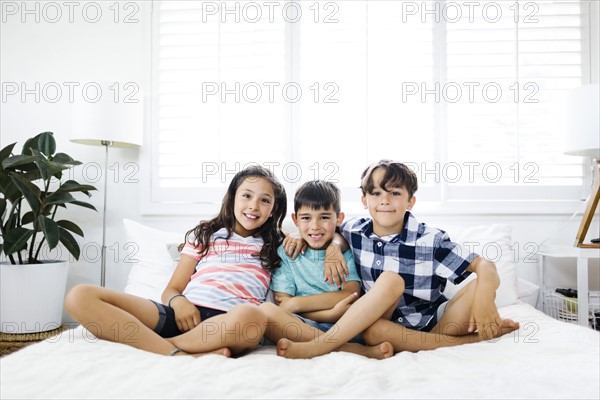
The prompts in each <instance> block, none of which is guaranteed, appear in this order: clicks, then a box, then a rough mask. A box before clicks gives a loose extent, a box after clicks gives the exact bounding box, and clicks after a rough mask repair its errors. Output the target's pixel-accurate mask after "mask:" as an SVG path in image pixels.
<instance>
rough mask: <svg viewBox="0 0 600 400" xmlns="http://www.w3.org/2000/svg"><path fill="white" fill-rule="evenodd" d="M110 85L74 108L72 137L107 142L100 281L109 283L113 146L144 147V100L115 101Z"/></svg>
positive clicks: (90, 142) (95, 143)
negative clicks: (94, 98)
mask: <svg viewBox="0 0 600 400" xmlns="http://www.w3.org/2000/svg"><path fill="white" fill-rule="evenodd" d="M113 95H114V93H113V92H112V91H111V90H110V88H109V87H108V86H104V87H103V88H102V93H101V95H99V96H100V99H99V100H98V101H96V102H86V101H81V102H75V103H73V108H72V129H71V141H72V142H75V143H81V144H87V145H92V146H104V148H105V150H104V203H103V207H102V249H101V269H100V285H101V286H102V287H104V286H105V284H106V203H107V193H108V149H109V147H140V146H141V145H142V142H143V118H144V116H143V114H144V113H143V103H142V100H138V102H137V103H133V102H129V103H128V102H124V101H122V102H115V101H114V96H113Z"/></svg>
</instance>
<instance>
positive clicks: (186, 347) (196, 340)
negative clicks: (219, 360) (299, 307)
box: [168, 304, 267, 355]
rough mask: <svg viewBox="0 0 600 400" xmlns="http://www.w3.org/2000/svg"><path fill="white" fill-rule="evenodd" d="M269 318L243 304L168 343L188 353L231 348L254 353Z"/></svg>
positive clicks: (237, 351) (173, 338)
mask: <svg viewBox="0 0 600 400" xmlns="http://www.w3.org/2000/svg"><path fill="white" fill-rule="evenodd" d="M266 324H267V318H266V316H265V314H264V313H263V312H262V311H261V310H260V309H259V308H258V307H256V306H253V305H250V304H244V305H239V306H235V307H233V308H232V309H231V310H229V311H228V312H227V313H225V314H221V315H217V316H215V317H212V318H210V319H209V320H207V321H203V322H201V323H200V325H198V326H196V327H195V328H194V329H192V330H190V331H188V332H186V333H183V334H181V335H179V336H175V337H172V338H169V339H168V341H169V342H170V343H172V344H173V345H175V346H177V347H178V348H180V349H181V350H183V351H185V352H188V353H207V352H212V351H214V350H217V349H221V348H228V349H230V350H231V354H233V355H239V354H242V353H244V352H246V351H250V350H253V349H254V348H255V347H256V346H257V345H258V343H260V340H261V339H262V336H263V334H264V331H265V326H266Z"/></svg>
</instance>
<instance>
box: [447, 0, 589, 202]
mask: <svg viewBox="0 0 600 400" xmlns="http://www.w3.org/2000/svg"><path fill="white" fill-rule="evenodd" d="M490 3H494V4H495V5H496V6H497V7H499V9H500V10H501V11H502V12H501V14H502V17H501V18H499V19H498V20H497V21H496V19H497V18H496V16H495V13H491V14H490V17H487V18H486V17H485V16H482V14H479V15H477V14H475V15H476V17H475V19H474V21H469V19H468V18H467V17H466V16H463V18H462V19H460V21H457V22H455V23H447V24H446V27H447V30H446V32H447V40H446V42H447V70H446V82H447V85H448V86H451V85H455V84H458V86H459V87H462V89H463V98H462V99H461V101H458V102H448V103H447V107H446V113H447V143H448V145H447V160H448V161H449V162H455V163H457V164H459V165H464V163H470V165H471V166H472V171H471V173H467V172H469V171H468V170H467V169H464V170H463V175H462V179H453V181H455V182H453V183H450V184H449V192H448V195H449V197H450V198H453V197H455V198H467V197H471V198H472V197H473V193H474V191H473V188H472V185H481V186H483V187H486V191H485V192H482V193H484V194H485V196H487V197H489V196H490V194H493V198H506V199H526V198H530V199H532V198H537V199H540V198H544V197H545V196H546V195H548V194H549V193H552V197H553V198H555V199H556V198H573V197H574V196H576V194H577V193H578V192H579V191H580V187H581V185H582V179H581V174H582V168H581V160H579V159H577V158H576V157H571V156H565V155H562V135H563V132H562V126H561V117H562V115H561V114H562V110H563V104H562V103H563V99H564V98H565V96H566V94H567V91H568V90H569V89H572V88H574V87H577V86H580V85H581V84H582V83H583V81H584V76H583V68H582V66H583V63H582V61H583V57H582V48H583V46H582V34H581V32H582V5H581V4H580V3H579V2H575V1H552V2H550V1H547V2H522V3H514V2H490ZM481 4H482V7H485V4H486V3H485V2H482V3H481ZM517 10H518V13H517ZM492 21H494V22H492ZM465 82H470V84H471V85H475V84H477V85H479V86H477V87H476V89H475V90H474V99H473V101H469V99H468V98H467V96H465V93H464V92H465V91H466V90H467V87H466V86H465V84H464V83H465ZM486 85H487V89H489V90H488V91H487V93H486V92H485V91H484V90H483V88H486ZM474 87H475V86H474ZM486 96H487V98H486ZM565 186H566V188H565ZM507 187H508V188H509V189H510V190H507ZM553 187H554V189H555V190H552V189H553ZM569 187H570V188H569ZM559 188H560V189H559ZM557 189H558V190H557Z"/></svg>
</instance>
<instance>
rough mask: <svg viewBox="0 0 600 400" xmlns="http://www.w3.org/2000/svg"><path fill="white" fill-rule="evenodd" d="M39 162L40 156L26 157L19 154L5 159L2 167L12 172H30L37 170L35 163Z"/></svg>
mask: <svg viewBox="0 0 600 400" xmlns="http://www.w3.org/2000/svg"><path fill="white" fill-rule="evenodd" d="M39 160H40V157H39V156H24V155H22V154H18V155H16V156H10V157H8V158H6V159H4V160H3V161H2V167H3V168H4V169H10V170H18V171H29V170H32V169H35V168H36V167H35V164H34V162H35V161H39ZM17 167H20V168H17Z"/></svg>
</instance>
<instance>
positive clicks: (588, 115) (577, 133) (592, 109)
mask: <svg viewBox="0 0 600 400" xmlns="http://www.w3.org/2000/svg"><path fill="white" fill-rule="evenodd" d="M599 99H600V86H599V85H598V84H591V85H584V86H581V87H578V88H576V89H573V90H572V91H571V92H570V93H569V96H568V99H567V126H566V127H567V132H568V135H567V137H566V141H565V151H564V153H565V154H568V155H574V156H582V157H589V158H591V159H592V166H593V172H592V189H591V192H590V195H589V197H588V199H587V204H586V207H585V211H584V212H583V217H582V219H581V224H580V225H579V230H578V231H577V236H576V238H575V246H576V247H582V248H600V240H599V239H597V238H594V239H592V242H591V243H584V241H585V237H586V234H587V231H588V229H589V227H590V224H591V222H592V219H593V218H594V212H595V210H596V208H597V207H598V200H600V128H599V120H600V105H599Z"/></svg>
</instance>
